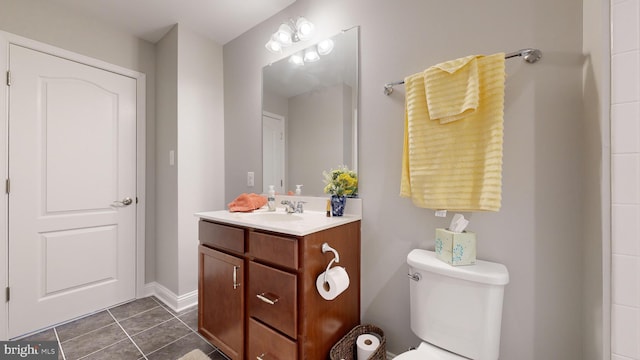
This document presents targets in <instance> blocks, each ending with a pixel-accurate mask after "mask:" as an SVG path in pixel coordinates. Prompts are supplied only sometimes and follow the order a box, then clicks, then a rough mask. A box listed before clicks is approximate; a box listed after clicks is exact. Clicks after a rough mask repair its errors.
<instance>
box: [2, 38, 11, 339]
mask: <svg viewBox="0 0 640 360" xmlns="http://www.w3.org/2000/svg"><path fill="white" fill-rule="evenodd" d="M8 49H9V43H8V40H7V38H6V35H5V33H3V32H0V69H1V71H2V73H3V75H2V77H4V76H6V75H4V73H5V72H6V71H7V70H8V69H9V51H8ZM0 85H1V86H0V133H1V134H2V135H0V173H2V174H3V175H4V179H6V178H7V176H8V174H7V171H8V166H7V158H8V154H9V151H8V148H7V146H8V144H7V134H8V128H7V126H8V125H7V124H8V122H7V120H8V119H9V106H8V105H7V104H8V103H9V92H8V91H7V86H6V83H5V80H4V79H3V80H2V83H0ZM0 182H1V181H0ZM8 201H9V199H8V196H7V194H6V192H4V191H3V192H2V202H1V204H0V234H1V235H0V289H1V290H2V291H1V296H0V302H1V303H2V310H1V311H0V324H1V325H0V340H7V338H8V336H9V303H8V302H6V301H5V299H4V291H5V288H6V287H7V286H8V285H9V262H8V257H9V235H8V229H7V218H8V217H7V210H8V207H9V203H8Z"/></svg>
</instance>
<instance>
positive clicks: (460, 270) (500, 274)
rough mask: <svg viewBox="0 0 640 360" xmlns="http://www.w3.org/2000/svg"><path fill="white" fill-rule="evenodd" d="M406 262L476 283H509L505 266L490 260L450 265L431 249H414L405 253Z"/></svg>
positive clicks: (426, 269) (418, 267)
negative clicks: (437, 256)
mask: <svg viewBox="0 0 640 360" xmlns="http://www.w3.org/2000/svg"><path fill="white" fill-rule="evenodd" d="M407 263H408V264H409V265H410V266H411V267H413V268H416V269H421V270H425V271H429V272H432V273H436V274H440V275H444V276H449V277H453V278H458V279H463V280H468V281H473V282H478V283H484V284H491V285H506V284H508V283H509V272H508V271H507V267H506V266H504V265H502V264H498V263H494V262H491V261H484V260H476V263H475V265H463V266H452V265H449V264H447V263H445V262H444V261H442V260H439V259H438V258H436V253H435V252H433V251H429V250H423V249H414V250H411V252H410V253H409V255H407Z"/></svg>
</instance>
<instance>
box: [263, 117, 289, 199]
mask: <svg viewBox="0 0 640 360" xmlns="http://www.w3.org/2000/svg"><path fill="white" fill-rule="evenodd" d="M284 147H285V141H284V117H282V116H279V115H275V114H269V113H266V112H265V114H264V115H262V184H263V186H262V188H263V191H264V192H265V193H267V192H268V191H269V185H273V186H274V189H275V190H276V192H277V193H279V194H284V193H285V191H284V189H285V185H286V184H285V183H284V161H285V160H284Z"/></svg>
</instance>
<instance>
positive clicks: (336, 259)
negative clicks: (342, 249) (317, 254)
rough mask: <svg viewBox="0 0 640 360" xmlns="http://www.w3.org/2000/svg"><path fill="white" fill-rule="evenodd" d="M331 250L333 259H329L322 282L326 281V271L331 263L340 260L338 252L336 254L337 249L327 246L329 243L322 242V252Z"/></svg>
mask: <svg viewBox="0 0 640 360" xmlns="http://www.w3.org/2000/svg"><path fill="white" fill-rule="evenodd" d="M329 251H331V252H332V253H333V259H331V261H329V265H327V269H326V270H325V271H324V279H323V282H324V283H326V282H327V272H329V269H330V268H331V265H333V263H334V262H335V263H339V262H340V254H338V251H337V250H336V249H334V248H332V247H331V246H329V244H327V243H324V244H322V253H323V254H324V253H327V252H329Z"/></svg>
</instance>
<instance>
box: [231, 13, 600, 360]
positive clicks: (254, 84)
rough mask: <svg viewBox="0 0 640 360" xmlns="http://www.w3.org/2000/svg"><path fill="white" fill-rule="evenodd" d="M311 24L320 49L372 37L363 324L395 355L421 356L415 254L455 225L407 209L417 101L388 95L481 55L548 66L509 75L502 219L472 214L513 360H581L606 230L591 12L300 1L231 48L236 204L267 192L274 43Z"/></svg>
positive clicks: (364, 83) (364, 163) (366, 94)
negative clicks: (586, 39)
mask: <svg viewBox="0 0 640 360" xmlns="http://www.w3.org/2000/svg"><path fill="white" fill-rule="evenodd" d="M299 15H303V16H305V17H307V18H308V19H310V20H311V21H313V22H314V23H315V25H316V29H317V32H318V33H317V35H316V36H315V37H314V39H313V40H312V41H318V40H320V39H321V38H323V37H326V36H330V35H334V34H336V33H337V32H338V31H339V30H341V29H344V28H348V27H351V26H353V25H359V26H360V55H361V57H360V59H361V61H360V62H361V68H360V94H361V95H360V106H359V109H360V127H359V131H360V148H359V153H360V157H359V170H360V171H359V172H360V176H361V185H360V196H361V197H362V199H363V204H364V214H363V223H362V246H363V249H362V271H363V278H362V321H363V322H365V323H368V322H370V323H375V324H378V325H379V326H381V327H382V328H383V329H384V330H385V332H386V334H387V339H388V350H390V351H392V352H396V353H398V352H401V351H403V350H404V349H406V348H407V347H409V346H415V345H417V343H418V339H417V338H416V337H415V336H414V335H413V334H412V332H411V330H410V326H409V307H408V305H409V299H408V292H409V289H408V281H407V279H406V272H407V265H406V263H405V259H406V255H407V253H408V252H409V251H410V250H411V249H413V248H433V234H434V229H435V228H436V227H442V226H445V224H446V223H447V222H448V220H449V219H450V217H451V215H449V218H448V219H444V220H443V219H439V218H436V217H434V214H433V212H432V211H430V210H426V209H420V208H416V207H414V206H413V205H412V204H411V202H410V201H409V200H407V199H403V198H400V197H399V196H398V193H399V187H400V170H401V152H402V142H403V104H404V96H403V95H404V90H403V89H402V87H397V91H396V92H395V93H394V94H393V95H392V96H389V97H386V96H384V95H383V94H382V85H383V84H384V83H386V82H389V81H394V80H400V79H403V78H404V77H405V76H406V75H410V74H413V73H416V72H418V71H422V70H424V69H425V68H426V67H428V66H430V65H433V64H436V63H439V62H441V61H445V60H449V59H453V58H457V57H461V56H466V55H468V54H478V53H484V54H491V53H495V52H500V51H505V52H509V51H515V50H518V49H520V48H524V47H537V48H540V49H542V51H543V52H544V58H543V60H542V61H541V62H539V63H537V64H535V65H530V64H526V63H524V62H522V61H520V60H518V59H513V60H509V61H508V63H507V74H508V75H507V83H506V99H505V137H504V167H503V170H504V172H503V202H502V209H501V211H500V212H498V213H474V214H467V215H468V216H469V217H470V218H471V225H470V229H472V230H474V231H475V232H477V233H478V236H479V239H478V241H479V242H478V256H479V258H481V259H488V260H493V261H497V262H501V263H504V264H505V265H506V266H507V268H508V269H509V272H510V279H511V282H510V284H509V285H508V286H507V288H506V292H505V302H504V311H503V314H504V315H503V328H502V345H501V358H502V359H519V360H534V359H535V360H538V359H582V358H583V354H582V347H583V344H582V341H583V340H582V338H583V335H582V332H583V330H582V328H581V326H582V321H583V305H584V304H585V302H586V301H585V300H584V299H583V295H584V294H587V295H589V293H588V292H584V291H583V281H584V282H586V281H585V280H584V278H583V269H584V264H583V243H582V241H583V235H584V231H583V225H584V224H585V223H589V221H591V220H593V218H589V219H584V216H585V213H584V212H583V210H582V209H583V204H584V201H583V191H584V190H585V189H586V188H585V187H584V186H583V182H582V179H581V177H582V176H583V175H584V174H585V173H587V172H586V171H585V169H584V168H585V162H586V161H585V156H588V155H589V153H586V152H585V151H584V149H585V140H584V134H585V124H584V123H583V116H582V114H583V103H582V66H583V61H584V58H583V56H582V1H579V0H568V1H561V2H558V1H554V0H537V1H536V0H514V1H508V2H507V1H497V0H488V1H481V2H459V1H447V2H442V1H438V2H435V1H423V0H399V1H382V0H375V1H371V0H370V1H366V0H352V1H348V2H345V1H340V0H322V1H320V0H298V1H297V2H296V3H295V4H293V5H292V6H290V7H289V8H287V9H285V10H284V11H283V12H282V13H280V14H279V15H276V16H274V17H272V18H271V19H269V20H267V21H266V22H264V23H262V24H260V25H259V26H257V27H255V28H254V29H252V30H250V31H248V32H246V33H245V34H243V35H242V36H240V37H239V38H237V39H235V40H233V41H231V42H230V43H228V44H226V45H225V46H224V71H225V78H226V79H232V81H226V82H225V85H224V86H225V152H226V154H227V156H226V162H225V164H226V165H225V168H226V184H227V186H226V199H227V201H230V200H231V199H233V198H234V197H236V196H237V195H238V194H240V193H241V192H246V191H254V189H251V188H246V187H245V186H244V184H245V183H246V182H245V178H246V172H247V171H255V172H256V183H258V184H259V183H261V180H260V178H259V177H260V175H259V174H260V169H261V155H260V96H261V89H260V86H261V81H260V79H261V68H262V66H264V65H266V64H267V63H269V62H271V61H274V60H277V58H278V56H276V55H273V54H269V53H268V52H267V51H265V49H264V43H265V42H266V41H267V39H268V37H269V36H270V34H271V33H272V32H273V31H275V29H276V28H277V26H278V25H279V23H280V22H281V21H283V20H286V19H287V18H289V17H295V16H299ZM301 46H304V45H301ZM299 48H300V46H298V47H295V48H292V49H291V50H289V51H288V52H286V53H285V54H284V55H286V54H289V53H291V52H293V51H295V50H298V49H299ZM595 160H596V161H599V158H598V159H595ZM318 176H320V174H318ZM595 181H596V182H597V180H595ZM305 190H307V192H309V191H311V189H305ZM596 212H597V211H596ZM592 216H593V217H595V218H596V219H595V220H597V221H599V220H600V219H599V214H595V215H592ZM583 219H584V220H583ZM596 251H597V250H596ZM593 323H594V322H591V324H593ZM596 326H597V324H596ZM585 341H592V340H591V339H589V340H585Z"/></svg>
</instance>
